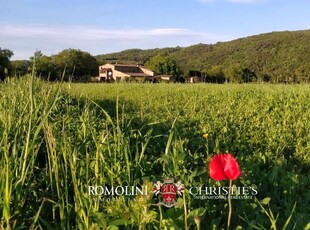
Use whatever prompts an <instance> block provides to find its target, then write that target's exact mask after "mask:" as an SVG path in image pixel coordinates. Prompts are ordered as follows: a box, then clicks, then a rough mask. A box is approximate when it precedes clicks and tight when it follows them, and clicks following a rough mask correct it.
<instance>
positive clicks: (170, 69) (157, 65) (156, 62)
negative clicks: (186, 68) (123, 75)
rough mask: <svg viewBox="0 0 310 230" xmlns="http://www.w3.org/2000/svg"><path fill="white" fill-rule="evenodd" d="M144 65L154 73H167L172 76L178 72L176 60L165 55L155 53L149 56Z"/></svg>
mask: <svg viewBox="0 0 310 230" xmlns="http://www.w3.org/2000/svg"><path fill="white" fill-rule="evenodd" d="M145 66H146V67H148V68H150V69H151V70H153V71H154V72H155V73H156V74H161V75H163V74H168V75H173V76H178V75H179V74H180V68H179V67H178V66H177V64H176V62H175V61H174V60H172V59H170V58H169V57H168V56H167V55H165V56H163V55H156V56H154V57H152V58H150V60H149V61H147V62H146V63H145Z"/></svg>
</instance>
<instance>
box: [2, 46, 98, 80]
mask: <svg viewBox="0 0 310 230" xmlns="http://www.w3.org/2000/svg"><path fill="white" fill-rule="evenodd" d="M0 51H1V50H0ZM6 53H8V52H6ZM6 53H4V52H2V51H1V53H0V57H2V56H5V58H3V59H5V60H6V62H3V61H2V59H1V62H0V71H1V72H0V73H1V76H2V77H1V78H2V79H4V77H5V76H17V77H19V76H24V75H26V74H29V73H31V72H32V71H34V72H35V73H36V75H37V76H39V77H41V78H42V79H45V80H50V81H56V80H64V81H68V80H71V81H83V82H87V81H90V78H91V77H92V76H96V75H98V65H99V64H98V61H97V59H96V58H95V57H94V56H92V55H91V54H89V53H88V52H85V51H81V50H76V49H65V50H63V51H61V52H60V53H58V54H56V55H51V56H47V55H44V54H43V53H42V52H41V51H36V52H35V53H34V55H33V56H32V57H30V60H17V61H9V59H10V58H11V56H12V55H13V52H12V51H11V53H10V54H11V55H7V54H6ZM2 69H6V72H4V71H2Z"/></svg>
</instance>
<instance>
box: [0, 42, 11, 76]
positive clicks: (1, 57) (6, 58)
mask: <svg viewBox="0 0 310 230" xmlns="http://www.w3.org/2000/svg"><path fill="white" fill-rule="evenodd" d="M12 56H13V52H12V51H11V50H9V49H1V47H0V81H1V80H4V78H5V77H6V76H8V74H9V68H10V58H11V57H12Z"/></svg>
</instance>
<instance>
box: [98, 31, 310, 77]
mask: <svg viewBox="0 0 310 230" xmlns="http://www.w3.org/2000/svg"><path fill="white" fill-rule="evenodd" d="M309 51H310V30H304V31H293V32H290V31H285V32H272V33H266V34H260V35H255V36H250V37H246V38H241V39H237V40H233V41H230V42H218V43H216V44H197V45H193V46H189V47H175V48H163V49H149V50H140V49H130V50H125V51H122V52H118V53H111V54H106V55H98V56H97V57H96V58H97V60H98V61H99V63H100V64H101V63H105V62H136V63H140V64H145V63H146V62H147V61H148V60H149V59H150V58H152V57H154V56H168V57H169V58H170V59H172V60H173V61H175V62H176V63H177V65H178V66H179V68H180V70H181V73H182V74H183V75H184V76H187V75H189V74H190V73H195V74H200V73H201V74H202V76H204V77H205V78H206V79H208V80H209V81H211V82H217V81H218V80H219V79H223V78H224V79H225V80H228V81H230V82H253V81H270V82H297V83H298V82H309V81H310V52H309ZM197 71H198V72H197Z"/></svg>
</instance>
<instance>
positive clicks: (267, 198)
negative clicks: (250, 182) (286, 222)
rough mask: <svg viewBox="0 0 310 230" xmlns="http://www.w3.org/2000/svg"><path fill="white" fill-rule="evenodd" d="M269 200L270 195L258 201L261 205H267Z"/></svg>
mask: <svg viewBox="0 0 310 230" xmlns="http://www.w3.org/2000/svg"><path fill="white" fill-rule="evenodd" d="M269 202H270V197H266V198H264V199H262V200H261V201H260V203H261V204H263V205H267V204H269Z"/></svg>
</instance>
